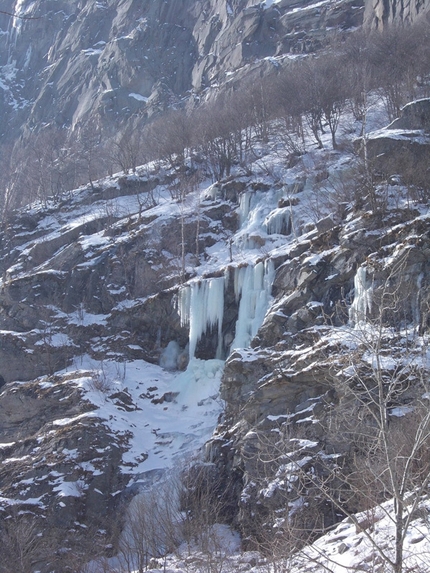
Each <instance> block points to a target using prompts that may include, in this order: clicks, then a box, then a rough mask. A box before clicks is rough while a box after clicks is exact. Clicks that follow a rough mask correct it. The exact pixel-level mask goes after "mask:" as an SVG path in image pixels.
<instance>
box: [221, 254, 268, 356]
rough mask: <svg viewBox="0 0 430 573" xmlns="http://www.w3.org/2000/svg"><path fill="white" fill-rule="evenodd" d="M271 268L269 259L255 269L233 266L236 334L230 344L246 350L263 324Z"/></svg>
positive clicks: (250, 266)
mask: <svg viewBox="0 0 430 573" xmlns="http://www.w3.org/2000/svg"><path fill="white" fill-rule="evenodd" d="M274 274H275V268H274V264H273V261H272V260H271V259H266V261H264V262H263V261H260V262H259V263H257V264H256V265H255V266H252V265H248V266H246V267H237V268H236V269H235V273H234V293H235V296H236V300H237V301H240V302H239V313H238V318H237V321H236V334H235V337H234V340H233V343H232V345H231V350H233V349H234V348H247V347H248V346H249V344H250V342H251V340H252V339H253V338H254V336H255V335H256V334H257V331H258V329H259V328H260V326H261V325H262V324H263V320H264V317H265V315H266V312H267V308H268V306H269V302H270V298H271V292H272V283H273V277H274Z"/></svg>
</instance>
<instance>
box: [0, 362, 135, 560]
mask: <svg viewBox="0 0 430 573" xmlns="http://www.w3.org/2000/svg"><path fill="white" fill-rule="evenodd" d="M88 375H89V373H81V379H79V377H76V375H75V376H74V378H73V380H71V377H70V376H69V377H68V376H64V375H63V376H56V377H51V378H45V379H41V380H38V381H35V382H28V383H15V384H8V385H7V386H6V387H5V388H3V389H2V392H1V394H0V432H1V436H2V438H1V442H2V443H1V444H0V460H1V466H2V469H1V471H0V489H1V492H2V498H1V500H2V503H1V505H2V509H1V510H0V511H1V514H2V518H3V519H5V518H6V516H7V515H10V514H12V515H15V514H14V507H15V508H16V507H18V508H19V515H25V514H30V515H32V516H33V521H32V526H31V528H30V530H31V531H32V532H33V534H34V535H35V536H36V534H40V532H41V531H43V536H44V538H46V539H47V540H50V541H49V543H50V545H49V546H50V548H51V551H52V552H51V555H50V557H51V563H50V564H51V567H52V566H54V567H56V568H57V570H59V569H61V568H62V567H66V562H64V561H62V559H64V557H65V556H66V555H67V554H69V553H70V552H73V554H74V555H79V553H81V552H82V553H85V551H87V554H91V553H92V550H91V544H92V543H93V542H94V543H95V545H94V548H95V546H96V545H99V546H100V547H103V544H106V543H108V542H109V541H110V538H111V535H112V527H111V525H110V524H112V523H113V522H112V516H113V515H114V512H115V511H118V501H119V498H118V499H115V497H112V493H113V492H115V491H118V490H123V489H124V487H125V486H126V485H127V479H126V478H125V477H124V475H123V474H122V473H121V471H120V469H119V468H120V462H121V454H122V452H123V451H124V445H123V444H124V443H125V441H124V436H114V435H112V434H111V433H110V432H108V431H106V428H105V427H104V426H103V424H102V422H101V421H100V419H99V418H98V417H97V415H96V413H95V412H94V406H93V405H92V404H90V402H89V401H87V400H85V399H84V396H83V393H82V390H81V389H80V382H81V380H82V379H84V378H85V377H88ZM8 501H9V502H10V504H11V505H8V503H7V502H8ZM15 519H17V517H16V516H15ZM88 524H91V531H92V532H93V533H92V535H94V538H93V540H92V541H91V542H90V540H88V539H86V538H87V531H86V529H87V527H88ZM97 530H100V531H98V532H97ZM102 531H103V532H102ZM71 532H73V533H71ZM55 540H57V541H55ZM29 543H30V541H29ZM60 544H61V546H62V547H64V550H63V552H62V553H61V552H58V553H57V552H56V551H57V549H58V548H59V546H60ZM85 548H86V549H85ZM41 549H45V553H43V552H42V555H43V559H46V549H47V547H46V546H44V547H43V548H42V547H41ZM96 552H97V549H96V551H95V552H93V553H92V554H94V553H96ZM40 557H41V555H37V554H36V553H34V554H33V555H32V558H33V560H34V561H35V562H36V561H37V559H38V558H40ZM45 566H46V565H45ZM63 570H64V569H63Z"/></svg>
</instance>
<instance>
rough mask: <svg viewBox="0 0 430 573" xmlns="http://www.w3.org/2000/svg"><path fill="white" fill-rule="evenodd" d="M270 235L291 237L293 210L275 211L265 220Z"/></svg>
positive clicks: (285, 208) (283, 208) (281, 209)
mask: <svg viewBox="0 0 430 573" xmlns="http://www.w3.org/2000/svg"><path fill="white" fill-rule="evenodd" d="M263 226H264V228H265V229H266V233H267V234H268V235H289V234H290V233H291V227H292V225H291V208H290V207H282V208H280V209H275V210H273V211H272V212H271V213H269V215H268V216H267V217H266V218H265V220H264V223H263Z"/></svg>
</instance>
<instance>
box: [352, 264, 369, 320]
mask: <svg viewBox="0 0 430 573" xmlns="http://www.w3.org/2000/svg"><path fill="white" fill-rule="evenodd" d="M372 295H373V284H372V283H371V282H369V281H368V280H367V270H366V267H365V266H362V267H359V268H358V269H357V272H356V275H355V277H354V300H353V302H352V305H351V308H350V309H349V320H350V322H352V323H354V324H355V325H357V324H359V323H360V322H365V321H366V316H367V313H368V312H371V310H372Z"/></svg>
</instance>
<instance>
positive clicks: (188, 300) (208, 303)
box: [178, 277, 225, 360]
mask: <svg viewBox="0 0 430 573" xmlns="http://www.w3.org/2000/svg"><path fill="white" fill-rule="evenodd" d="M224 288H225V277H219V278H211V279H203V280H202V281H200V282H194V283H191V284H190V285H186V286H185V287H183V288H182V289H181V290H180V291H179V299H178V311H179V315H180V317H181V326H186V325H189V326H190V330H189V356H190V360H191V359H193V358H194V355H195V352H196V347H197V344H198V342H199V340H200V338H201V337H202V335H203V334H204V333H205V332H206V331H207V329H208V328H213V327H214V326H215V325H217V326H218V346H217V356H216V357H217V358H219V357H220V356H221V352H222V320H223V316H224Z"/></svg>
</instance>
